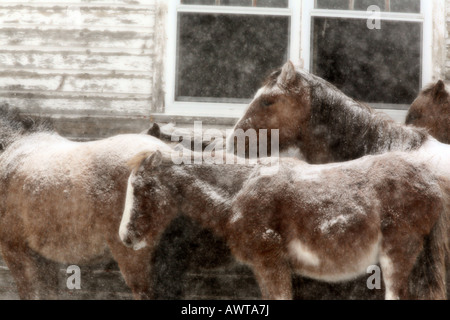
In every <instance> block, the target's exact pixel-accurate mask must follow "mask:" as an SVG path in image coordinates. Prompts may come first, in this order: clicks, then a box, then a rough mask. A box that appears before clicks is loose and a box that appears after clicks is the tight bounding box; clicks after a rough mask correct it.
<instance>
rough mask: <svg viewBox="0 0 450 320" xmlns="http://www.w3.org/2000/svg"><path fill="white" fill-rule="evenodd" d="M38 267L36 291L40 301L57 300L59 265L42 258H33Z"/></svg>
mask: <svg viewBox="0 0 450 320" xmlns="http://www.w3.org/2000/svg"><path fill="white" fill-rule="evenodd" d="M35 260H36V262H37V267H38V273H37V285H38V287H37V291H38V295H39V298H40V299H45V300H55V299H58V291H59V290H58V289H59V279H58V273H59V264H58V263H56V262H53V261H50V260H48V259H45V258H43V257H35Z"/></svg>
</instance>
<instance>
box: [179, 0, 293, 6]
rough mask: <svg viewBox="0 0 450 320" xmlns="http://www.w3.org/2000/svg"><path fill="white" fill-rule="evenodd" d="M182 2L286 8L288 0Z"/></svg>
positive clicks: (185, 2) (198, 0)
mask: <svg viewBox="0 0 450 320" xmlns="http://www.w3.org/2000/svg"><path fill="white" fill-rule="evenodd" d="M181 3H182V4H197V5H220V6H237V7H271V8H287V7H288V6H289V0H220V1H216V0H182V1H181Z"/></svg>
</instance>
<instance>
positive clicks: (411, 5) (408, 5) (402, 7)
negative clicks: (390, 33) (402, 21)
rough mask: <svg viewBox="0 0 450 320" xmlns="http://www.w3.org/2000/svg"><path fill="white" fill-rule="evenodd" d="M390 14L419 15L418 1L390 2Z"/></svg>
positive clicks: (402, 0)
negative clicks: (405, 13)
mask: <svg viewBox="0 0 450 320" xmlns="http://www.w3.org/2000/svg"><path fill="white" fill-rule="evenodd" d="M390 2H391V11H392V12H407V13H420V1H419V0H391V1H390Z"/></svg>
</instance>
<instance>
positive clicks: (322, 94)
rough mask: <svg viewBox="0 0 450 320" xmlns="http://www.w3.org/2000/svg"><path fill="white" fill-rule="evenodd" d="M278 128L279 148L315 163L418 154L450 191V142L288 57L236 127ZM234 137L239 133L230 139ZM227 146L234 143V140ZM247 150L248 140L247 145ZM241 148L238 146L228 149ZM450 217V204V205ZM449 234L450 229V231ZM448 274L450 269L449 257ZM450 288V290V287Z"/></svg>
mask: <svg viewBox="0 0 450 320" xmlns="http://www.w3.org/2000/svg"><path fill="white" fill-rule="evenodd" d="M249 129H254V130H255V131H256V135H257V137H258V138H259V136H258V135H259V132H260V131H259V130H260V129H267V131H268V132H269V134H270V132H271V130H270V129H279V148H280V151H283V150H289V149H290V148H297V149H298V150H300V152H301V156H302V158H303V159H304V160H306V161H307V162H308V163H311V164H325V163H332V162H337V163H338V162H344V161H350V160H354V159H358V158H361V157H363V156H366V155H377V154H383V153H388V152H392V151H403V152H415V154H416V155H417V156H418V157H420V158H421V159H422V160H423V162H424V163H427V164H428V166H429V167H430V168H431V170H433V171H434V172H435V174H437V175H438V176H440V181H441V185H442V188H443V191H444V192H445V193H446V194H447V195H450V146H449V145H446V144H443V143H440V142H439V141H437V140H436V139H434V138H433V137H431V136H430V135H429V134H428V133H427V131H426V130H425V129H423V128H417V127H414V126H408V125H405V124H400V123H396V122H394V121H393V120H392V119H391V118H389V117H388V116H387V115H386V114H384V113H382V112H375V111H374V110H373V109H372V108H370V107H369V106H368V105H366V104H364V103H361V102H359V101H355V100H354V99H352V98H350V97H348V96H346V95H345V94H344V93H343V92H341V91H340V90H339V89H337V88H336V87H335V86H334V85H332V84H330V83H329V82H327V81H325V80H324V79H322V78H320V77H317V76H315V75H313V74H311V73H309V72H306V71H305V70H302V69H301V68H296V67H295V66H294V64H293V63H292V62H291V61H288V62H287V63H286V64H285V65H284V66H283V67H282V68H281V69H279V70H277V71H275V72H273V73H272V74H271V75H269V77H268V78H267V79H266V81H265V82H264V84H263V86H262V87H261V88H260V89H259V90H258V92H257V93H256V95H255V97H254V99H253V100H252V102H251V103H250V104H249V106H248V107H247V110H246V111H245V113H244V115H243V116H242V117H241V119H239V120H238V122H237V123H236V125H235V127H234V130H235V132H237V130H244V131H246V130H249ZM228 139H229V140H230V141H232V139H235V136H234V135H230V136H229V137H228ZM228 146H234V144H233V143H229V144H228ZM245 149H246V153H248V149H249V148H248V144H246V145H245ZM228 151H230V152H235V153H236V151H237V149H236V148H232V149H231V150H228ZM446 208H447V209H446V211H447V212H448V216H450V202H447V203H446ZM449 235H450V230H449ZM448 265H449V271H448V272H449V273H450V261H449V262H448ZM449 289H450V288H449Z"/></svg>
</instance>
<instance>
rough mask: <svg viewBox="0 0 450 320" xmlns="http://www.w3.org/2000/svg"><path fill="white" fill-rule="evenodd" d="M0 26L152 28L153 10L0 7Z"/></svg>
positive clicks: (63, 6)
mask: <svg viewBox="0 0 450 320" xmlns="http://www.w3.org/2000/svg"><path fill="white" fill-rule="evenodd" d="M0 24H2V25H3V26H7V25H8V24H21V25H22V26H25V25H32V26H41V25H52V26H61V27H67V26H73V25H82V26H83V27H88V26H114V27H118V26H126V27H138V28H153V27H154V7H146V8H132V7H131V8H130V7H126V6H122V7H118V6H116V7H108V6H96V7H93V6H90V7H82V6H81V7H80V6H77V5H71V4H67V5H61V4H57V5H56V4H55V5H54V6H30V5H24V4H20V5H15V6H12V5H4V4H2V5H0Z"/></svg>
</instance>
